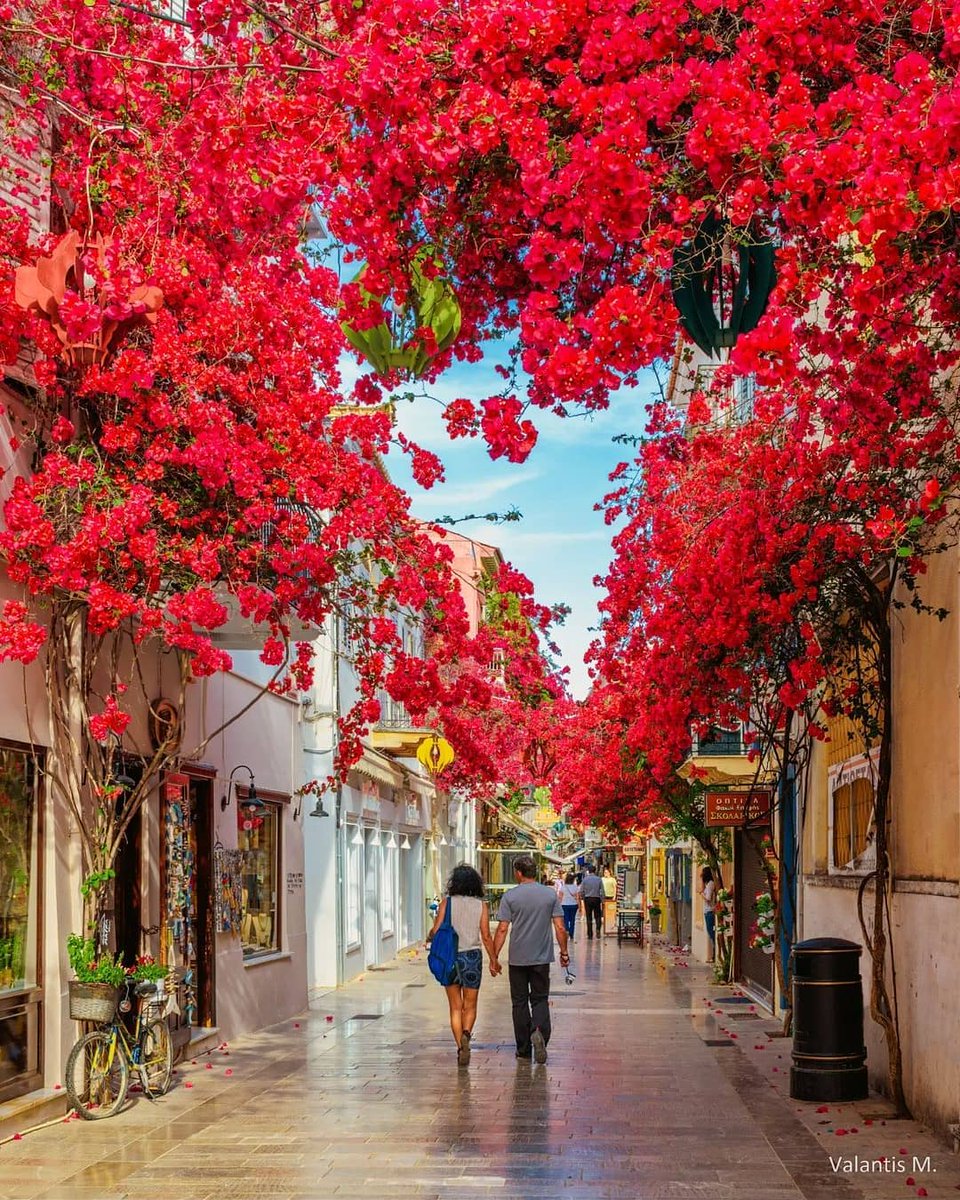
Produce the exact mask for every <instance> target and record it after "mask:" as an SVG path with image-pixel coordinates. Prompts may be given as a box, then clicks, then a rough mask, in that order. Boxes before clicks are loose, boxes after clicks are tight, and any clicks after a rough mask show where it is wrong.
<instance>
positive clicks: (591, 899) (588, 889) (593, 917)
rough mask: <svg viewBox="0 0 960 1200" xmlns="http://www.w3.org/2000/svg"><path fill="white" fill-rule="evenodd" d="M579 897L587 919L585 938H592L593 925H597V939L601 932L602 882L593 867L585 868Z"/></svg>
mask: <svg viewBox="0 0 960 1200" xmlns="http://www.w3.org/2000/svg"><path fill="white" fill-rule="evenodd" d="M580 895H581V896H582V897H583V910H584V913H585V914H586V918H587V937H588V938H592V937H593V924H594V922H596V924H597V937H599V936H600V934H601V933H602V932H603V880H602V879H601V878H600V876H599V875H598V874H597V873H596V871H595V870H594V869H593V867H587V873H586V875H584V877H583V883H581V884H580Z"/></svg>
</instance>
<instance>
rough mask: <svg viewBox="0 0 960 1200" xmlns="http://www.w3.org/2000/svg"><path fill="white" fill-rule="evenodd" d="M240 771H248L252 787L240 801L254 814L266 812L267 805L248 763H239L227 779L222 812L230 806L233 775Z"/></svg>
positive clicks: (221, 805) (259, 814)
mask: <svg viewBox="0 0 960 1200" xmlns="http://www.w3.org/2000/svg"><path fill="white" fill-rule="evenodd" d="M238 771H246V772H247V774H248V775H249V776H250V788H249V790H248V792H247V794H246V796H244V798H243V799H242V800H241V801H240V803H241V804H242V805H243V807H244V808H245V809H247V811H248V812H250V813H251V814H252V815H254V816H261V815H262V814H263V813H265V812H266V811H267V806H266V805H265V804H264V802H263V801H262V800H261V799H260V797H259V796H258V795H257V785H256V783H255V782H254V778H253V771H251V770H250V768H249V767H248V766H247V765H246V763H239V764H238V765H237V766H235V767H234V768H233V770H232V771H231V772H230V776H229V778H228V779H227V788H226V791H225V792H224V794H223V795H222V796H221V797H220V810H221V812H223V811H225V810H226V809H227V808H229V806H230V789H231V787H233V777H234V775H236V773H237V772H238Z"/></svg>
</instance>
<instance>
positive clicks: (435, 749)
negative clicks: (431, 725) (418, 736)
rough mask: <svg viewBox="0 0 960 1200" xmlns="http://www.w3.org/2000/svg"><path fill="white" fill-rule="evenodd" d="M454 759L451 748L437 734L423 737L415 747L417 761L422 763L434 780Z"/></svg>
mask: <svg viewBox="0 0 960 1200" xmlns="http://www.w3.org/2000/svg"><path fill="white" fill-rule="evenodd" d="M455 758H456V754H454V751H453V747H452V746H451V745H450V743H449V742H448V741H447V739H446V738H443V737H440V735H439V734H437V733H431V734H430V736H429V737H425V738H424V739H423V741H422V742H421V743H420V745H419V746H418V747H417V761H418V762H421V763H423V765H424V766H425V767H426V768H427V770H428V771H429V772H430V774H431V775H432V776H433V777H434V778H436V777H437V776H438V775H441V774H442V773H443V772H444V771H445V770H446V769H447V767H449V766H450V764H451V763H452V762H453V760H454V759H455Z"/></svg>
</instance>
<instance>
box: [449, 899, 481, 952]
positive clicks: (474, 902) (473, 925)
mask: <svg viewBox="0 0 960 1200" xmlns="http://www.w3.org/2000/svg"><path fill="white" fill-rule="evenodd" d="M447 903H448V904H449V905H450V906H451V908H450V923H451V924H452V925H453V928H454V929H455V930H456V933H457V949H458V950H459V951H461V952H462V951H464V950H479V949H480V913H481V912H482V911H483V901H482V900H478V899H477V897H476V896H448V897H447Z"/></svg>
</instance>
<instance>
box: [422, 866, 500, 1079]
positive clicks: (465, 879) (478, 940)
mask: <svg viewBox="0 0 960 1200" xmlns="http://www.w3.org/2000/svg"><path fill="white" fill-rule="evenodd" d="M448 904H449V905H450V906H451V907H450V923H451V924H452V925H453V928H454V930H455V931H456V934H457V976H456V981H455V982H454V983H451V984H448V985H447V986H446V987H445V988H444V991H445V992H446V993H447V1002H448V1003H449V1005H450V1028H451V1030H452V1031H453V1040H454V1041H455V1042H456V1043H457V1062H458V1063H459V1064H460V1066H461V1067H465V1066H467V1064H468V1063H469V1062H470V1039H471V1037H472V1036H473V1026H474V1024H475V1022H476V1020H477V1001H478V1000H479V998H480V983H481V981H482V980H483V954H482V953H481V951H480V946H481V944H482V945H483V947H484V949H485V950H486V952H487V957H488V958H489V959H490V973H491V974H492V975H499V974H500V966H499V964H497V962H496V957H497V956H496V952H495V950H494V948H493V939H492V938H491V937H490V914H489V912H488V910H487V903H486V899H485V896H484V890H483V880H482V879H481V878H480V876H479V874H478V873H477V872H476V871H475V870H474V869H473V867H471V866H469V865H468V864H467V863H461V864H460V865H459V866H458V867H454V869H453V873H452V874H451V876H450V879H449V881H448V882H447V894H446V895H445V896H444V898H443V900H441V902H440V908H439V909H438V910H437V917H436V920H435V921H434V922H433V928H432V929H431V930H430V932H429V934H427V942H428V943H429V942H431V941H432V940H433V935H434V934H435V933H436V932H437V930H438V929H439V928H440V926H441V925H442V924H443V920H444V918H445V917H446V915H447V905H448ZM494 968H496V969H494Z"/></svg>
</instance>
